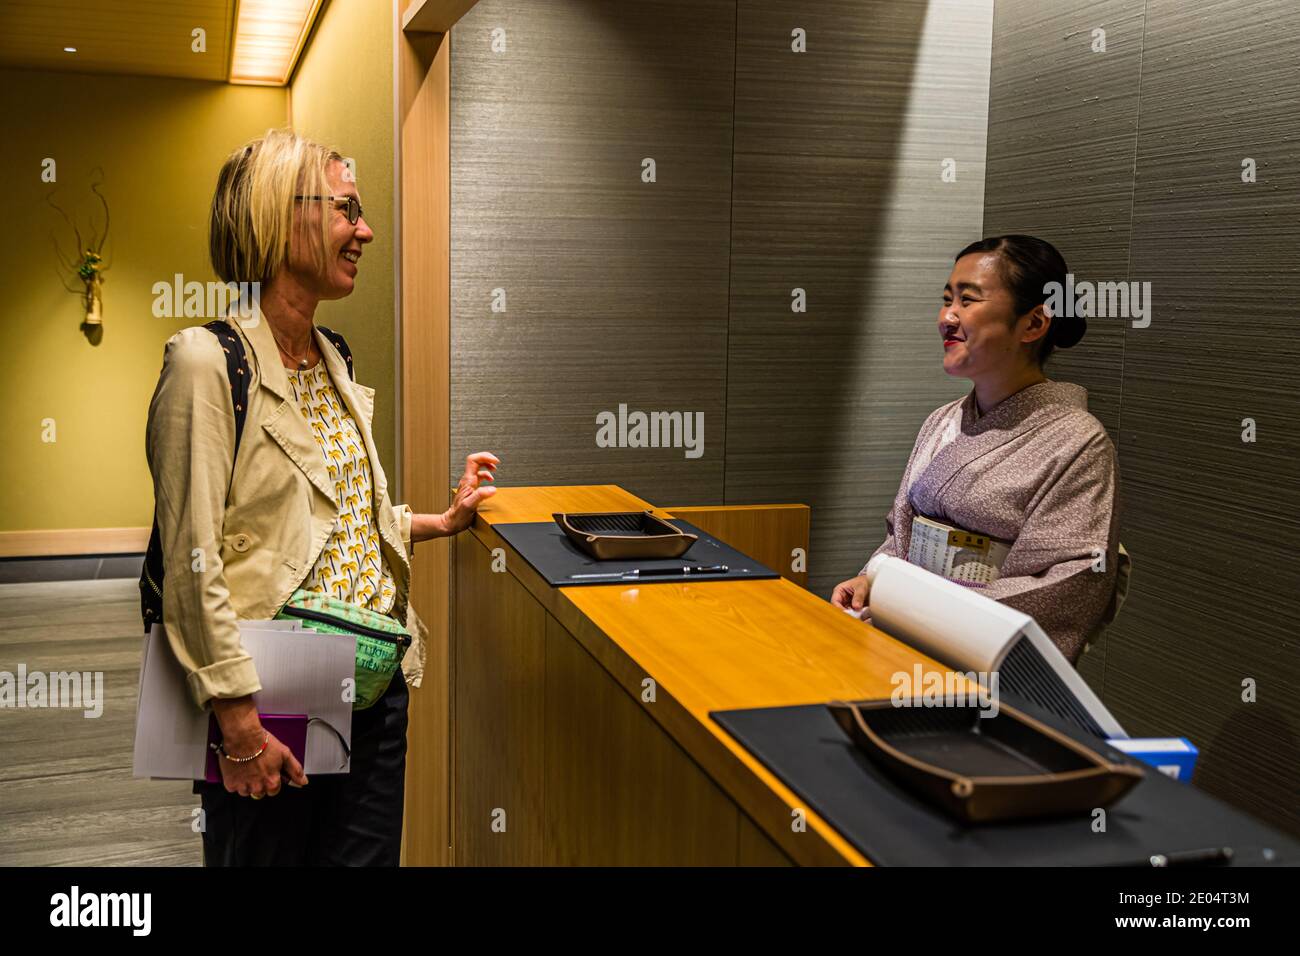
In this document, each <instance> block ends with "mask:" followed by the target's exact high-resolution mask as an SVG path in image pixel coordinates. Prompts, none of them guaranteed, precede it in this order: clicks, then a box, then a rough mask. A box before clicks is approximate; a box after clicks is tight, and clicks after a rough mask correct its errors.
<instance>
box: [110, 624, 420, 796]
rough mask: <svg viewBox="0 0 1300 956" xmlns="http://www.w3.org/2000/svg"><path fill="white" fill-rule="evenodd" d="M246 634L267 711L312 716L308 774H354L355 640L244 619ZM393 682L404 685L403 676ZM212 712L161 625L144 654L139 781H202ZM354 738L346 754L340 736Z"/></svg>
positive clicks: (259, 700)
mask: <svg viewBox="0 0 1300 956" xmlns="http://www.w3.org/2000/svg"><path fill="white" fill-rule="evenodd" d="M239 637H240V642H241V643H242V644H243V647H244V650H245V651H246V652H247V653H248V654H249V655H250V656H251V657H252V658H253V666H254V667H256V668H257V676H258V678H259V679H260V680H261V682H262V689H261V690H260V691H258V692H257V693H256V694H254V695H253V701H254V703H256V704H257V710H258V712H259V713H262V714H306V715H307V716H308V717H309V718H313V717H318V718H320V721H312V722H311V723H309V724H308V725H307V751H306V755H305V757H306V759H305V760H304V761H303V770H304V771H305V772H306V773H307V774H308V775H309V776H310V775H311V774H317V773H347V772H348V770H349V769H350V761H349V759H348V756H347V753H350V752H351V749H352V703H351V702H350V701H348V700H345V699H344V695H343V689H344V682H345V681H348V680H351V679H352V677H353V676H354V674H355V672H356V654H357V644H356V638H355V637H353V636H352V635H350V634H328V633H324V632H316V631H311V630H304V629H303V628H302V626H301V623H300V622H298V621H240V622H239ZM393 679H394V680H401V679H402V676H401V674H400V673H399V674H397V675H396V676H394V678H393ZM210 714H211V710H210V709H206V708H205V709H203V710H200V709H199V708H198V707H195V706H194V700H193V699H192V698H191V697H190V692H189V688H188V686H187V684H186V680H185V671H184V669H183V668H182V667H181V665H180V663H179V662H178V661H177V660H176V655H175V654H173V653H172V650H171V647H170V646H169V645H168V643H167V638H166V636H165V635H164V634H163V631H162V628H161V627H160V626H159V625H157V624H155V625H154V626H153V627H152V628H151V629H150V631H149V633H148V635H146V636H145V638H144V644H143V649H142V653H141V655H140V702H139V705H138V706H137V708H136V712H135V758H134V761H133V765H132V771H133V776H136V777H156V778H159V779H166V780H202V779H203V775H204V768H205V766H206V764H207V748H208V718H209V715H210ZM321 721H324V722H326V723H328V724H329V725H330V727H333V728H335V729H336V730H337V731H338V733H339V734H341V735H342V737H343V739H344V740H345V741H347V748H348V750H347V753H345V751H344V749H343V746H342V744H341V743H340V742H339V738H338V736H337V735H336V734H335V733H334V732H333V731H331V730H330V728H329V727H326V726H323V725H322V723H321Z"/></svg>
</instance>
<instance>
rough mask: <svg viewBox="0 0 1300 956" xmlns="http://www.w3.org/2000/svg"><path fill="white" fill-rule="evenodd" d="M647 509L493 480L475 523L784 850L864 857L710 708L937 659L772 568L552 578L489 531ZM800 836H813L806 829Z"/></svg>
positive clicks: (621, 498) (624, 497)
mask: <svg viewBox="0 0 1300 956" xmlns="http://www.w3.org/2000/svg"><path fill="white" fill-rule="evenodd" d="M642 509H651V510H655V511H656V513H658V514H660V515H665V516H667V515H669V514H670V513H669V512H667V511H662V510H659V509H654V507H653V506H652V505H651V504H649V503H648V502H645V501H642V500H641V499H640V498H637V497H636V496H634V495H632V494H629V493H628V492H626V491H624V490H623V489H621V488H619V487H618V486H615V485H588V486H561V487H545V488H502V489H500V490H499V491H498V492H497V493H496V495H494V496H493V497H492V499H491V500H489V501H488V502H486V503H485V504H484V505H483V506H482V507H481V509H480V511H479V517H478V520H477V521H476V522H475V525H474V528H473V534H474V535H475V536H476V537H477V538H478V539H479V540H480V541H481V542H482V543H483V544H484V545H485V546H486V547H487V548H489V549H493V548H505V549H506V552H507V554H508V555H509V557H510V560H509V562H508V567H509V570H510V572H511V573H512V574H513V575H514V576H515V577H516V578H517V579H518V580H519V581H520V582H521V583H523V585H524V586H525V587H526V588H527V589H528V590H529V591H530V592H531V593H532V595H533V596H534V597H535V598H536V599H537V600H538V601H539V602H540V603H541V604H542V605H543V606H544V607H545V608H547V610H548V611H549V612H550V613H551V614H552V615H554V616H555V617H556V618H557V619H558V620H559V622H560V623H562V624H563V625H564V626H565V627H566V628H567V629H568V630H569V631H570V632H571V633H572V634H573V635H574V636H575V637H576V638H577V639H578V640H579V641H580V642H581V643H582V644H583V646H585V647H586V649H587V650H588V651H589V652H590V653H591V654H592V655H593V656H594V657H595V658H596V659H597V661H598V662H599V663H600V664H601V665H602V666H603V667H604V668H605V669H606V670H607V671H608V672H609V674H610V675H611V676H612V677H613V678H614V679H615V680H616V681H617V682H618V683H620V684H621V685H622V686H623V687H624V689H625V690H626V691H627V692H628V693H629V694H632V695H633V696H634V698H635V699H637V700H640V699H642V690H643V688H644V686H645V685H644V683H643V682H644V681H645V679H646V678H647V677H649V678H651V679H653V681H654V682H655V685H656V694H657V697H656V700H655V702H654V703H653V704H643V705H642V706H643V707H644V709H645V710H646V711H647V712H649V713H650V714H651V716H652V717H653V718H654V719H655V720H656V721H657V722H658V723H659V724H660V726H661V727H663V728H664V729H665V730H666V731H667V732H668V733H669V734H670V735H671V736H672V737H673V739H674V740H676V742H677V743H678V744H679V745H680V746H681V747H682V748H683V749H684V750H685V751H686V752H687V753H688V754H689V755H690V757H691V758H692V759H694V760H695V761H696V763H698V764H699V766H700V767H702V768H703V769H704V770H705V772H706V773H707V774H709V776H710V777H712V778H713V779H714V781H715V782H717V784H718V785H719V786H720V787H722V788H723V790H725V791H726V792H727V793H728V794H729V795H730V796H731V797H732V798H733V799H734V800H735V801H736V802H737V803H738V804H739V805H740V806H741V807H742V808H743V809H744V810H745V811H746V812H747V813H748V814H749V815H750V816H751V817H752V818H753V819H754V820H755V821H756V822H757V823H758V824H759V826H760V827H761V828H762V829H763V830H764V832H766V833H767V835H768V836H769V837H770V838H771V839H772V840H773V841H774V842H775V843H777V844H778V845H779V846H780V847H781V848H782V849H783V850H784V851H785V852H786V853H787V854H788V855H789V856H790V857H791V858H792V859H794V860H795V861H796V862H801V863H823V864H824V863H841V864H843V863H849V864H854V865H865V864H868V862H869V861H867V860H866V859H865V858H864V857H863V856H862V854H860V853H859V852H858V851H857V850H855V849H854V848H853V847H852V846H850V845H849V844H848V842H847V841H845V840H844V839H843V838H842V837H841V836H840V835H839V834H838V833H837V832H835V830H833V829H832V828H831V827H830V826H829V825H828V824H827V823H826V822H825V821H824V820H822V819H821V818H820V817H818V816H817V815H816V814H815V813H813V812H812V811H811V810H805V811H804V812H805V813H806V815H807V832H804V833H801V832H795V831H794V830H792V828H791V821H792V819H793V817H792V811H794V810H795V809H803V802H802V801H801V799H800V798H799V797H797V796H796V795H795V794H794V793H793V792H792V791H790V790H789V789H788V788H787V787H786V786H785V785H784V784H782V783H781V782H780V781H779V780H778V779H777V778H776V777H775V776H773V775H772V774H771V773H770V772H769V771H768V770H767V769H766V768H764V767H763V766H762V764H760V763H759V761H758V760H757V759H755V758H754V757H752V756H751V755H750V754H749V752H748V751H747V750H745V749H744V748H743V747H741V746H740V744H738V743H737V742H736V741H734V740H733V739H732V738H731V737H730V736H729V735H728V734H727V733H726V732H725V731H723V730H722V728H721V727H719V726H718V725H717V724H715V723H714V722H713V721H712V720H711V719H710V718H709V716H708V715H709V712H710V711H713V710H728V709H733V708H744V707H774V706H783V705H791V704H813V703H822V702H825V701H829V700H833V699H837V698H840V699H862V698H879V697H888V696H889V695H890V693H891V692H892V691H893V685H892V684H891V677H892V675H894V674H895V673H897V672H899V671H905V672H909V673H910V672H911V671H912V668H913V666H914V665H915V664H918V663H919V664H921V665H922V667H923V669H925V670H931V669H933V670H939V671H943V670H944V669H943V668H942V667H941V666H940V665H939V664H938V663H936V662H935V661H934V660H932V659H930V658H928V657H925V656H924V655H921V654H919V653H918V652H916V651H915V650H913V649H911V648H909V647H908V646H906V645H904V644H902V643H900V642H898V641H896V640H894V639H893V638H892V637H890V636H889V635H887V634H885V633H884V632H883V631H880V630H877V629H876V628H874V627H872V626H870V625H868V624H863V623H862V622H860V621H858V620H856V619H854V618H852V617H850V616H849V615H847V614H845V613H844V612H843V611H841V610H839V609H838V608H835V607H833V606H832V605H831V604H829V603H828V602H827V601H825V600H823V599H821V598H819V597H817V596H815V595H813V594H811V593H809V592H808V591H806V590H804V589H803V588H800V587H799V586H797V585H795V584H793V583H791V582H790V581H787V580H784V579H776V580H760V581H752V580H749V581H705V582H690V583H682V582H672V583H656V584H642V583H638V584H636V585H632V586H629V585H626V584H610V585H595V586H583V587H569V588H552V587H551V586H550V585H549V584H547V583H546V582H545V581H544V580H543V579H542V578H541V577H540V576H539V575H538V574H537V573H536V572H534V571H533V569H532V568H531V566H529V565H528V564H527V562H525V561H524V560H523V559H522V558H520V557H518V556H517V555H516V554H515V553H514V552H513V551H512V550H511V549H510V546H509V545H508V544H507V543H506V542H505V540H504V539H503V538H501V537H500V536H499V535H497V534H496V532H495V531H494V530H493V526H494V525H497V524H503V523H512V522H526V521H549V520H551V515H552V513H553V512H557V511H626V510H642ZM810 838H811V839H810Z"/></svg>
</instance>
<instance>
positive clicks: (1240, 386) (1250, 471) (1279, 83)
mask: <svg viewBox="0 0 1300 956" xmlns="http://www.w3.org/2000/svg"><path fill="white" fill-rule="evenodd" d="M1098 26H1100V27H1103V28H1105V29H1106V30H1107V47H1108V49H1107V52H1106V53H1105V54H1093V53H1091V52H1090V51H1089V49H1088V43H1089V41H1090V39H1091V37H1090V34H1091V31H1092V30H1093V28H1094V27H1098ZM1298 48H1300V5H1297V4H1295V3H1294V2H1291V0H1255V2H1249V3H1241V2H1226V0H1214V2H1198V3H1195V4H1188V3H1182V2H1179V0H1147V2H1143V0H1108V2H1103V3H1094V2H1085V0H1055V2H1050V3H1040V2H1031V0H998V2H997V14H996V17H995V35H994V44H993V66H992V77H993V96H992V100H991V104H990V122H989V170H988V177H987V201H986V212H985V229H986V231H987V232H1004V231H1026V232H1033V233H1037V234H1039V235H1043V236H1044V237H1046V238H1049V239H1052V240H1053V241H1059V244H1060V245H1061V248H1062V251H1063V252H1064V253H1065V255H1066V258H1067V260H1068V261H1069V262H1070V264H1071V267H1072V269H1073V270H1074V271H1075V272H1076V273H1078V274H1080V275H1081V277H1084V278H1092V277H1096V278H1117V279H1122V278H1129V279H1132V280H1134V281H1146V282H1151V283H1152V290H1153V294H1154V313H1153V318H1152V324H1151V326H1150V327H1149V328H1146V329H1138V328H1133V327H1131V325H1130V324H1129V323H1127V322H1123V323H1119V322H1116V321H1115V320H1097V321H1096V322H1094V323H1093V329H1092V330H1091V331H1090V332H1089V335H1088V338H1087V339H1085V340H1084V344H1083V345H1081V346H1080V347H1079V348H1077V349H1075V350H1073V351H1072V352H1067V353H1062V355H1061V359H1060V360H1059V361H1055V362H1054V369H1053V374H1054V375H1056V376H1058V377H1061V378H1065V379H1070V380H1074V381H1079V382H1080V383H1082V384H1085V385H1087V386H1088V387H1089V389H1090V391H1091V392H1092V394H1093V397H1094V410H1095V411H1096V412H1097V414H1098V415H1099V417H1101V418H1102V420H1103V422H1105V424H1106V425H1107V427H1108V428H1109V429H1110V431H1111V434H1112V437H1113V438H1115V439H1116V444H1117V446H1118V448H1119V454H1120V475H1121V482H1122V486H1123V498H1124V515H1123V524H1122V533H1121V538H1122V540H1123V541H1124V542H1125V544H1126V546H1127V547H1128V548H1129V549H1130V550H1131V551H1132V552H1133V555H1134V578H1133V591H1132V593H1131V595H1130V598H1129V603H1128V604H1127V605H1126V607H1125V609H1124V612H1123V614H1122V616H1121V618H1120V620H1119V622H1118V623H1117V624H1116V626H1115V627H1113V628H1112V629H1111V630H1110V631H1109V632H1108V634H1107V636H1106V638H1105V639H1104V640H1103V642H1102V643H1101V645H1100V646H1099V647H1098V648H1096V649H1094V651H1093V653H1091V654H1089V655H1088V657H1086V658H1085V659H1084V662H1083V663H1082V664H1081V670H1082V671H1083V672H1084V673H1085V675H1086V676H1087V677H1088V678H1089V680H1090V681H1091V682H1092V683H1093V684H1094V685H1095V686H1099V687H1101V688H1102V690H1103V696H1104V699H1105V700H1106V703H1107V704H1108V705H1109V706H1110V707H1111V708H1112V709H1113V710H1114V711H1115V713H1116V715H1117V716H1118V717H1119V718H1120V720H1121V721H1122V722H1123V723H1124V724H1125V726H1126V727H1127V728H1128V729H1129V731H1130V732H1132V733H1134V734H1137V735H1147V734H1152V735H1163V734H1170V733H1178V734H1184V735H1186V736H1188V737H1190V738H1192V740H1193V741H1194V742H1196V744H1197V745H1198V746H1199V747H1200V748H1201V760H1200V765H1199V768H1198V775H1197V783H1198V785H1200V786H1203V787H1205V788H1206V789H1208V790H1210V791H1212V792H1214V793H1217V794H1219V795H1220V796H1223V797H1224V798H1226V799H1229V800H1231V801H1233V802H1234V803H1237V804H1239V805H1240V806H1242V807H1244V808H1246V809H1247V810H1249V811H1251V812H1253V813H1255V814H1257V815H1259V816H1261V817H1263V818H1265V819H1268V820H1270V821H1272V822H1274V823H1276V824H1278V825H1280V826H1283V827H1285V828H1287V829H1289V830H1291V831H1293V832H1300V801H1297V799H1296V795H1297V793H1300V743H1298V738H1300V705H1298V704H1297V698H1296V696H1295V694H1294V693H1293V688H1294V687H1295V686H1296V683H1297V680H1300V654H1298V653H1297V639H1296V630H1297V629H1296V623H1295V622H1296V620H1297V615H1298V613H1300V607H1298V606H1297V605H1298V604H1300V573H1298V572H1297V571H1296V569H1295V565H1294V564H1293V563H1292V562H1293V561H1294V558H1293V554H1294V547H1293V545H1292V544H1291V542H1294V541H1295V540H1296V539H1297V537H1300V534H1298V532H1300V528H1297V523H1298V520H1300V468H1297V465H1296V461H1297V459H1298V458H1300V426H1298V425H1297V419H1296V412H1297V411H1300V408H1298V406H1300V402H1297V400H1296V393H1295V368H1296V364H1297V358H1298V357H1300V356H1298V355H1297V352H1298V351H1300V350H1298V349H1297V347H1296V344H1295V343H1296V339H1295V335H1294V326H1295V318H1294V311H1295V310H1294V308H1293V307H1292V306H1290V305H1289V303H1288V301H1287V299H1286V296H1285V293H1282V294H1279V290H1285V289H1288V288H1290V287H1291V286H1293V285H1294V284H1295V283H1296V280H1297V277H1300V255H1298V253H1297V248H1298V247H1297V243H1296V240H1295V224H1296V220H1297V212H1298V211H1300V148H1298V146H1297V134H1298V131H1300V74H1297V71H1296V52H1295V51H1296V50H1297V49H1298ZM1135 133H1136V136H1135ZM1246 157H1251V158H1254V159H1255V160H1256V161H1257V163H1258V182H1256V183H1254V184H1251V185H1247V184H1244V183H1243V182H1242V181H1241V163H1242V160H1243V159H1244V158H1246ZM1126 263H1127V268H1126ZM1125 273H1127V275H1126V274H1125ZM1099 331H1100V332H1101V333H1102V334H1101V335H1100V336H1099V335H1097V332H1099ZM1247 417H1251V418H1254V419H1255V420H1256V422H1257V426H1258V440H1257V442H1255V443H1254V444H1246V443H1243V442H1242V440H1241V432H1242V419H1243V418H1247ZM1248 678H1249V679H1253V680H1254V681H1256V682H1257V685H1258V701H1257V702H1256V703H1245V702H1243V701H1242V681H1243V680H1246V679H1248Z"/></svg>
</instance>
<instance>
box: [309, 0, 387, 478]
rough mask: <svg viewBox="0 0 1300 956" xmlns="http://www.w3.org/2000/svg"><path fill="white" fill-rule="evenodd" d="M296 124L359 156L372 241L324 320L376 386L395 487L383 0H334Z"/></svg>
mask: <svg viewBox="0 0 1300 956" xmlns="http://www.w3.org/2000/svg"><path fill="white" fill-rule="evenodd" d="M289 96H290V112H291V114H292V119H293V127H294V129H296V130H297V131H298V132H300V133H302V134H303V135H304V136H309V137H311V138H312V139H315V140H317V141H319V142H322V143H328V144H329V145H331V146H333V147H335V148H336V149H337V150H338V151H339V152H340V153H341V154H343V155H344V156H347V157H350V158H352V159H353V160H355V163H356V173H357V191H358V192H359V193H360V194H361V204H362V206H363V208H364V209H365V214H366V222H367V223H369V225H370V228H371V229H372V230H373V231H374V233H375V241H374V242H372V243H370V245H368V246H366V248H365V252H364V254H363V255H362V257H361V264H360V267H359V274H358V276H357V285H356V288H355V290H354V291H353V293H352V295H350V296H348V298H346V299H343V300H340V301H338V302H326V303H324V304H322V305H321V307H320V308H319V309H318V310H317V312H316V320H317V322H318V323H320V324H321V325H325V326H327V327H329V328H331V329H335V330H337V331H339V332H342V333H343V334H344V336H346V337H347V340H348V345H350V346H351V347H352V354H353V356H354V358H355V362H356V373H357V380H358V381H360V382H362V383H364V384H366V385H370V386H372V387H373V388H374V389H375V418H374V426H373V427H374V433H375V444H376V445H377V446H378V449H379V457H380V460H381V461H382V462H383V465H384V471H385V472H386V473H387V475H388V482H389V486H390V487H393V488H396V487H397V485H396V481H397V469H396V464H395V449H396V430H395V422H396V420H397V418H396V407H395V405H396V387H395V383H396V376H395V372H394V334H395V327H394V326H395V323H394V316H393V289H394V281H393V279H394V277H393V248H394V239H395V237H396V221H395V216H394V215H393V10H392V4H391V3H390V2H389V0H333V2H331V3H329V4H328V5H326V7H325V9H324V11H323V12H322V14H321V16H320V18H319V19H318V21H317V24H316V29H315V33H314V34H313V36H312V37H311V39H310V42H309V43H308V45H307V49H306V51H305V52H304V54H303V57H302V60H301V61H300V62H299V64H298V70H297V73H296V74H295V75H294V78H293V81H292V83H291V84H290V94H289Z"/></svg>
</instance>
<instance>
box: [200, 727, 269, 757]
mask: <svg viewBox="0 0 1300 956" xmlns="http://www.w3.org/2000/svg"><path fill="white" fill-rule="evenodd" d="M262 733H264V734H266V736H265V737H264V738H262V746H261V747H260V748H258V751H257V753H255V754H250V755H249V756H247V757H232V756H230V754H228V753H226V743H225V741H224V740H223V741H222V742H221V743H219V744H208V746H209V747H211V748H212V749H213V750H215V751H216V752H217V753H219V754H221V756H223V757H225V758H226V759H227V760H229V761H230V762H231V763H248V761H250V760H256V759H257V758H258V757H260V756H262V754H263V753H265V752H266V747H267V745H268V744H269V743H270V742H271V732H270V731H269V730H263V731H262Z"/></svg>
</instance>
